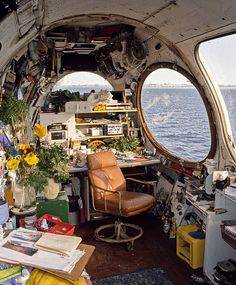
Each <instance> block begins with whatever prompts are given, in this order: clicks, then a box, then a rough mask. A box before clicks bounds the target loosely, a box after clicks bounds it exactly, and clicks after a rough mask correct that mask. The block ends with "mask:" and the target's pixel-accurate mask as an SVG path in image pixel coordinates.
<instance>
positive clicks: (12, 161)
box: [7, 158, 20, 170]
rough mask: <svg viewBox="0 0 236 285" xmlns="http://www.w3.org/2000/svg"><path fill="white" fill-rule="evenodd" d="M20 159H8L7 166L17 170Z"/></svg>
mask: <svg viewBox="0 0 236 285" xmlns="http://www.w3.org/2000/svg"><path fill="white" fill-rule="evenodd" d="M19 163H20V159H17V158H11V159H9V160H8V161H7V168H8V169H10V170H17V169H18V167H19Z"/></svg>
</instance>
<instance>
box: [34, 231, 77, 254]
mask: <svg viewBox="0 0 236 285" xmlns="http://www.w3.org/2000/svg"><path fill="white" fill-rule="evenodd" d="M81 241H82V239H81V237H75V236H66V235H55V234H51V233H44V234H43V235H42V237H41V238H40V239H39V240H38V241H37V242H36V243H35V244H34V246H35V247H36V248H39V249H43V250H46V251H50V252H54V253H58V254H63V255H67V256H71V255H72V252H73V251H74V250H75V249H76V248H77V247H78V245H79V244H80V243H81Z"/></svg>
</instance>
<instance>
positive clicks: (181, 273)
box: [77, 215, 203, 285]
mask: <svg viewBox="0 0 236 285" xmlns="http://www.w3.org/2000/svg"><path fill="white" fill-rule="evenodd" d="M110 221H111V220H108V219H104V220H99V221H90V222H86V223H85V224H82V225H80V226H79V227H78V232H77V234H78V235H79V236H81V237H82V240H83V242H84V243H87V244H91V245H95V247H96V249H95V252H94V254H93V256H92V257H91V259H90V261H89V263H88V264H87V267H86V269H87V271H88V273H89V274H90V276H91V280H94V279H99V278H103V277H106V276H113V275H117V274H122V273H129V272H135V271H138V270H141V269H145V268H153V267H158V268H162V269H163V270H164V271H165V272H166V273H167V275H168V277H169V279H170V280H171V282H172V283H173V284H174V285H185V284H186V285H187V284H194V282H193V281H191V279H190V276H191V275H192V274H196V275H198V276H203V274H202V269H197V270H193V269H191V267H190V266H189V265H188V264H187V263H186V262H184V261H183V260H182V259H180V258H179V257H177V255H176V246H175V239H169V237H168V234H165V233H163V230H162V222H161V220H160V218H158V217H153V216H150V215H139V216H136V217H132V218H129V219H128V220H125V221H128V222H133V223H135V224H137V225H140V226H142V228H143V230H144V235H143V236H142V237H141V238H140V239H138V240H136V241H135V244H134V250H133V251H128V250H127V248H126V247H125V246H124V245H119V244H108V243H104V242H100V241H96V240H95V238H94V235H93V231H94V229H95V228H96V227H97V226H99V225H103V224H106V223H109V222H110ZM127 285H132V284H127Z"/></svg>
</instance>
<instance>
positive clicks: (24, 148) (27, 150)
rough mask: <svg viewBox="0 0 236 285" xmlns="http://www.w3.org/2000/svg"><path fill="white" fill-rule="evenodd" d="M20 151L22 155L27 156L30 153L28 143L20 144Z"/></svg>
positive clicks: (30, 148)
mask: <svg viewBox="0 0 236 285" xmlns="http://www.w3.org/2000/svg"><path fill="white" fill-rule="evenodd" d="M20 149H21V150H23V153H24V154H27V153H29V152H31V151H32V147H31V145H30V144H29V143H26V144H20Z"/></svg>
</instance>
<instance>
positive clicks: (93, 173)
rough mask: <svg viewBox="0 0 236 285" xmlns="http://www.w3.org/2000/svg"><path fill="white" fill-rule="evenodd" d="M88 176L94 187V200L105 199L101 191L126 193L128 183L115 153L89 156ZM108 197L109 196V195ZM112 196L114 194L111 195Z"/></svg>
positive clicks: (99, 153) (100, 153)
mask: <svg viewBox="0 0 236 285" xmlns="http://www.w3.org/2000/svg"><path fill="white" fill-rule="evenodd" d="M87 162H88V176H89V179H90V183H91V184H92V187H93V199H94V202H95V204H96V200H99V199H101V198H103V197H104V192H103V191H102V190H101V189H105V190H110V191H125V190H126V181H125V178H124V175H123V173H122V172H121V170H120V167H119V166H118V165H117V160H116V157H115V155H114V153H113V152H98V153H94V154H90V155H88V156H87ZM106 195H109V194H108V193H107V194H106ZM110 195H112V194H110Z"/></svg>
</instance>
